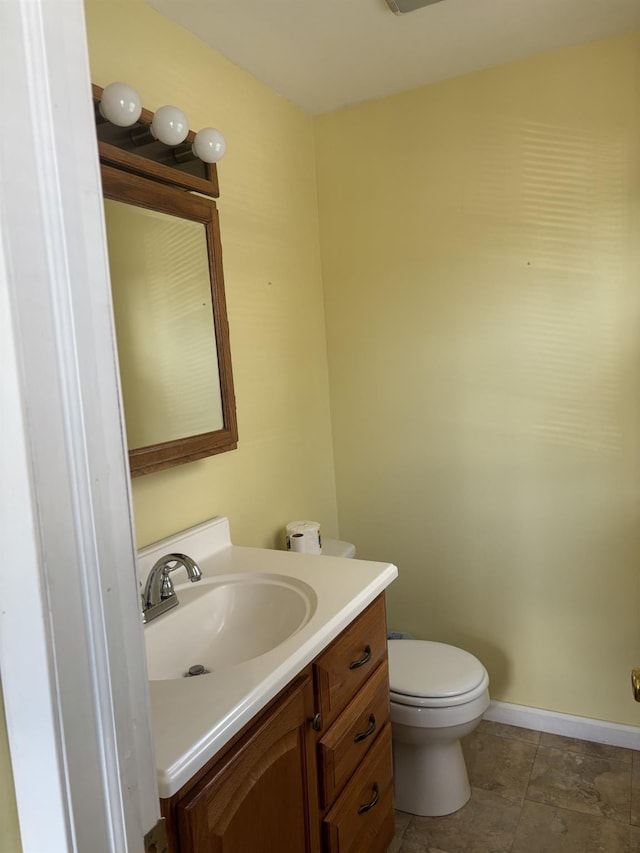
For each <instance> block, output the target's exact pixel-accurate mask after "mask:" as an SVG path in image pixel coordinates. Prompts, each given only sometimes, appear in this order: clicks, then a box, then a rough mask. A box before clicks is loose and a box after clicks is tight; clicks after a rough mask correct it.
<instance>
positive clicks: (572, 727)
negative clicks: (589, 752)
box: [484, 700, 640, 749]
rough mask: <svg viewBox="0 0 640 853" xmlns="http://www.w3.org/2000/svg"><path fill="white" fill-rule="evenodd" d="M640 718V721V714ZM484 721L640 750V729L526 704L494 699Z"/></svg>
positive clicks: (639, 727)
mask: <svg viewBox="0 0 640 853" xmlns="http://www.w3.org/2000/svg"><path fill="white" fill-rule="evenodd" d="M638 716H639V718H640V714H639V715H638ZM484 719H485V720H491V721H492V722H494V723H506V724H507V725H509V726H521V727H522V728H525V729H535V730H536V731H539V732H547V733H548V734H553V735H564V736H565V737H574V738H579V739H580V740H591V741H594V742H595V743H606V744H609V745H610V746H622V747H625V748H626V749H640V726H625V725H623V724H622V723H608V722H605V721H604V720H592V719H590V718H588V717H574V716H572V715H571V714H560V713H558V712H556V711H544V710H543V709H542V708H528V707H526V706H525V705H512V704H510V703H509V702H498V701H493V700H492V701H491V704H490V705H489V709H488V710H487V712H486V713H485V715H484Z"/></svg>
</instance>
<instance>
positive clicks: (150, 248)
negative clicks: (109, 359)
mask: <svg viewBox="0 0 640 853" xmlns="http://www.w3.org/2000/svg"><path fill="white" fill-rule="evenodd" d="M105 217H106V224H107V235H108V246H109V266H110V269H111V282H112V293H113V305H114V313H115V323H116V335H117V340H118V356H119V362H120V378H121V383H122V395H123V398H124V408H125V412H126V420H127V441H128V444H129V448H130V449H133V448H136V447H146V446H148V445H151V444H159V443H161V442H165V441H173V440H175V439H178V438H181V437H186V436H191V435H198V434H200V433H204V432H210V431H211V430H218V429H221V428H222V425H223V421H222V401H221V398H220V382H219V378H218V375H217V371H216V370H215V369H212V366H213V367H214V368H215V365H216V340H215V330H214V328H213V306H212V303H211V286H210V283H209V258H208V255H207V240H206V234H205V230H204V225H202V224H201V223H199V222H190V221H188V220H186V219H179V218H178V217H176V216H170V215H168V214H166V213H160V212H158V211H155V210H145V209H143V208H140V207H134V206H132V205H130V204H124V203H123V202H119V201H111V200H109V199H107V200H106V201H105Z"/></svg>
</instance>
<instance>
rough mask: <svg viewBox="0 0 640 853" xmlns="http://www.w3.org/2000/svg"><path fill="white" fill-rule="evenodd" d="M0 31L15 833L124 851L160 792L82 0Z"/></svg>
mask: <svg viewBox="0 0 640 853" xmlns="http://www.w3.org/2000/svg"><path fill="white" fill-rule="evenodd" d="M0 32H1V33H2V50H1V51H0V81H1V82H0V86H1V90H0V91H1V97H0V102H1V103H2V105H3V106H2V110H1V111H0V140H1V142H0V186H1V188H2V191H1V192H0V400H2V404H1V414H0V470H1V471H2V476H1V477H0V481H1V483H2V485H1V487H0V531H1V536H2V538H1V540H0V541H2V552H3V553H2V559H3V573H2V575H3V580H2V592H1V596H0V672H1V674H2V689H3V695H4V704H5V713H6V724H7V735H8V739H9V748H10V754H11V762H12V769H13V781H14V787H15V793H16V802H17V809H18V820H19V824H20V832H21V839H22V845H23V849H24V850H25V851H36V850H47V851H71V850H73V851H79V853H83V851H86V850H92V851H111V853H123V851H128V850H142V849H143V836H144V834H145V833H146V832H147V831H148V830H150V829H151V828H152V827H153V825H154V824H155V822H156V820H157V818H158V817H159V804H158V792H157V784H156V775H155V760H154V750H153V740H152V733H151V723H150V712H149V697H148V687H147V677H146V662H145V656H144V643H143V634H142V625H141V619H140V613H139V595H138V589H137V580H136V572H135V545H134V534H133V522H132V513H131V498H130V486H129V472H128V464H127V449H126V441H125V436H124V429H123V420H122V415H121V412H122V407H121V397H120V388H119V378H118V366H117V355H116V348H115V338H114V331H113V319H112V308H111V293H110V282H109V270H108V260H107V251H106V239H105V230H104V216H103V209H102V190H101V184H100V173H99V162H98V153H97V143H96V138H95V125H94V116H93V112H92V101H91V83H90V74H89V63H88V53H87V40H86V29H85V21H84V9H83V5H82V2H81V0H3V2H2V3H1V4H0ZM3 781H4V780H3Z"/></svg>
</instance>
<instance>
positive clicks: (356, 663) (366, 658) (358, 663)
mask: <svg viewBox="0 0 640 853" xmlns="http://www.w3.org/2000/svg"><path fill="white" fill-rule="evenodd" d="M370 660H371V646H365V647H364V657H362V658H360V659H359V660H352V661H351V663H350V664H349V669H358V668H359V667H361V666H364V665H365V663H368V662H369V661H370Z"/></svg>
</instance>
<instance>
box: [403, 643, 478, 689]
mask: <svg viewBox="0 0 640 853" xmlns="http://www.w3.org/2000/svg"><path fill="white" fill-rule="evenodd" d="M388 646H389V685H390V688H391V692H392V693H398V694H403V695H405V696H418V697H420V696H423V697H426V698H433V699H436V698H442V699H444V698H447V697H452V696H460V695H461V694H463V693H468V692H469V691H471V690H473V689H474V688H476V687H478V685H479V684H481V682H482V681H483V680H484V679H485V678H486V671H485V668H484V667H483V666H482V664H481V663H480V661H479V660H478V659H477V658H474V656H473V655H471V654H469V652H465V651H463V650H462V649H458V648H456V647H455V646H448V645H446V644H445V643H433V642H431V641H429V640H389V642H388Z"/></svg>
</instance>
